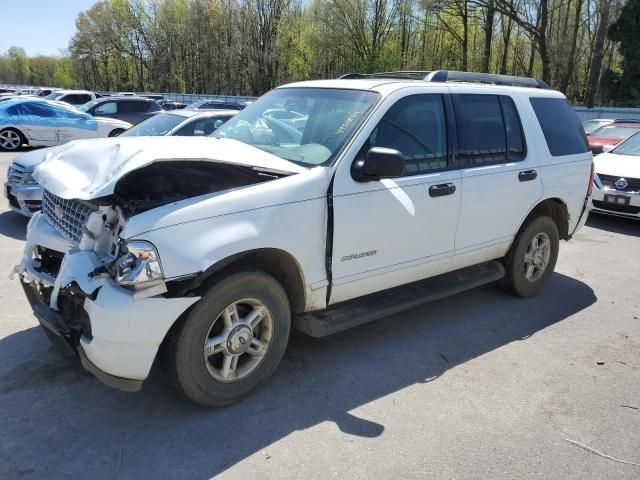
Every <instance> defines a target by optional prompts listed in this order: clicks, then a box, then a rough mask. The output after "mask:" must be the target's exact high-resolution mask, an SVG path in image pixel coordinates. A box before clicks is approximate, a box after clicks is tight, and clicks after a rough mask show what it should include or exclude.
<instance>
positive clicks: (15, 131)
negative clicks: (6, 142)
mask: <svg viewBox="0 0 640 480" xmlns="http://www.w3.org/2000/svg"><path fill="white" fill-rule="evenodd" d="M8 132H12V133H13V134H16V135H18V137H20V143H19V144H18V145H16V146H15V148H8V147H6V146H2V145H0V151H2V152H16V151H18V150H19V149H20V147H22V145H24V144H25V143H27V139H26V138H25V137H24V135H23V134H22V132H21V131H20V130H17V129H15V128H4V129H2V130H0V135H2V134H6V133H8Z"/></svg>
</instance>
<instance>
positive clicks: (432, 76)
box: [340, 70, 551, 90]
mask: <svg viewBox="0 0 640 480" xmlns="http://www.w3.org/2000/svg"><path fill="white" fill-rule="evenodd" d="M340 78H341V79H357V78H395V79H407V80H424V81H426V82H475V83H491V84H493V85H512V86H521V87H532V88H542V89H547V90H548V89H550V88H551V87H550V86H549V84H548V83H547V82H545V81H544V80H538V79H537V78H529V77H516V76H513V75H498V74H495V73H479V72H457V71H454V70H433V71H423V70H407V71H404V70H403V71H397V72H380V73H347V74H346V75H342V76H341V77H340Z"/></svg>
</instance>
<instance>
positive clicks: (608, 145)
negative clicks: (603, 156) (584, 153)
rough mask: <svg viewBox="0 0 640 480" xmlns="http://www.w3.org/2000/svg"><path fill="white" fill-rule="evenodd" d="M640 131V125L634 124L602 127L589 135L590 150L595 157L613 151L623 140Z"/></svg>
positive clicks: (612, 124)
mask: <svg viewBox="0 0 640 480" xmlns="http://www.w3.org/2000/svg"><path fill="white" fill-rule="evenodd" d="M639 130H640V123H634V122H629V123H625V122H614V123H610V124H609V125H605V126H604V127H600V128H599V129H597V130H595V131H594V132H592V133H590V134H587V140H588V141H589V150H591V152H592V153H593V154H594V155H597V154H599V153H602V152H604V151H605V149H606V150H607V151H609V150H611V149H612V148H613V147H615V146H616V145H618V144H619V143H620V142H622V141H623V140H626V139H627V138H628V137H630V136H631V135H633V134H634V133H636V132H637V131H639Z"/></svg>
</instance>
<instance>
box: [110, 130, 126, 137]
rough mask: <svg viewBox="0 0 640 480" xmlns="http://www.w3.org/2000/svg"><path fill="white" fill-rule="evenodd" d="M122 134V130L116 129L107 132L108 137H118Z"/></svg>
mask: <svg viewBox="0 0 640 480" xmlns="http://www.w3.org/2000/svg"><path fill="white" fill-rule="evenodd" d="M123 132H124V129H122V128H116V129H115V130H111V132H109V136H110V137H117V136H118V135H120V134H121V133H123Z"/></svg>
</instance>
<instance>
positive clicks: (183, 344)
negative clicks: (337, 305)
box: [167, 271, 291, 407]
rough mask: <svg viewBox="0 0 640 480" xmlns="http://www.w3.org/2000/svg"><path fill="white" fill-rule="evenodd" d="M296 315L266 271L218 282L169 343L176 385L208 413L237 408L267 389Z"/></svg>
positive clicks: (284, 295)
mask: <svg viewBox="0 0 640 480" xmlns="http://www.w3.org/2000/svg"><path fill="white" fill-rule="evenodd" d="M290 327H291V310H290V307H289V301H288V298H287V295H286V293H285V291H284V290H283V288H282V286H281V285H280V284H279V283H278V282H277V281H276V280H275V279H274V278H273V277H271V276H270V275H267V274H266V273H264V272H261V271H246V272H238V273H235V274H232V275H229V276H226V277H224V278H222V279H220V280H219V281H217V282H215V283H214V284H213V285H212V286H211V287H210V288H209V289H208V290H207V291H206V292H205V293H204V295H203V296H202V298H201V299H200V301H199V302H198V303H196V304H195V306H194V308H193V309H192V310H191V312H190V313H189V314H188V316H187V317H186V318H185V319H184V321H183V323H182V324H181V325H179V326H178V328H177V330H176V331H175V332H174V333H173V334H172V338H170V342H169V351H168V352H167V353H168V358H167V360H168V363H169V368H170V370H171V373H172V374H173V380H174V383H176V384H177V385H178V387H179V388H180V389H181V390H182V391H183V392H184V393H185V394H186V395H187V396H188V397H189V398H190V399H191V400H193V401H194V402H196V403H199V404H200V405H204V406H208V407H220V406H224V405H228V404H231V403H235V402H237V401H239V400H241V399H242V398H244V397H246V396H247V395H249V394H251V393H252V392H253V391H255V390H256V389H257V388H258V387H260V386H261V385H262V384H263V383H265V382H266V381H267V380H268V379H269V378H270V377H271V375H272V374H273V372H274V371H275V370H276V368H277V366H278V364H279V363H280V360H281V359H282V355H283V354H284V351H285V348H286V346H287V342H288V340H289V330H290Z"/></svg>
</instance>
